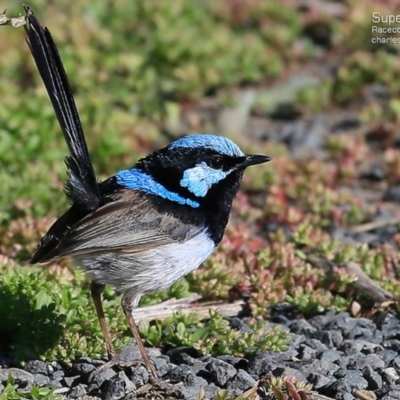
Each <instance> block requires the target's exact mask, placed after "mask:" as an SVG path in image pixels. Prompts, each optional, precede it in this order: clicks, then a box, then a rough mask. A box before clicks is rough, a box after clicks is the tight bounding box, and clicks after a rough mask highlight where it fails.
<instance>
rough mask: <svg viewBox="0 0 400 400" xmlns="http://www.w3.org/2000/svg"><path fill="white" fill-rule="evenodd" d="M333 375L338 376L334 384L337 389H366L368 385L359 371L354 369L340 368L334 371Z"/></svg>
mask: <svg viewBox="0 0 400 400" xmlns="http://www.w3.org/2000/svg"><path fill="white" fill-rule="evenodd" d="M335 377H336V378H339V379H338V380H337V382H335V383H334V385H335V384H336V387H337V389H338V391H340V390H343V391H349V390H345V389H344V388H345V387H349V388H351V389H352V390H353V389H357V390H360V389H366V388H367V387H368V382H367V381H366V380H365V379H364V378H363V376H362V373H361V371H356V370H340V371H337V373H335Z"/></svg>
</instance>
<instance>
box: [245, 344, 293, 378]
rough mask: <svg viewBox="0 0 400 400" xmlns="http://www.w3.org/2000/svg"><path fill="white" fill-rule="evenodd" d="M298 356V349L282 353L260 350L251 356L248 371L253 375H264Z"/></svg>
mask: <svg viewBox="0 0 400 400" xmlns="http://www.w3.org/2000/svg"><path fill="white" fill-rule="evenodd" d="M296 356H297V351H296V350H288V351H284V352H282V353H274V352H272V351H258V352H257V353H256V354H254V355H253V356H251V357H249V364H248V369H247V372H248V373H249V374H252V375H258V376H263V375H267V374H270V373H272V370H273V369H275V368H276V367H279V366H282V365H285V364H286V363H287V362H291V361H292V359H293V357H296Z"/></svg>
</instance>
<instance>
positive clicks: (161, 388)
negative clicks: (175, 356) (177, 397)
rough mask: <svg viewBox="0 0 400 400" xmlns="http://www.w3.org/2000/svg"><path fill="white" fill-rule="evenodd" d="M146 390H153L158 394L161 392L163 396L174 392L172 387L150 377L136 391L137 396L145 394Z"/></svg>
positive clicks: (167, 383)
mask: <svg viewBox="0 0 400 400" xmlns="http://www.w3.org/2000/svg"><path fill="white" fill-rule="evenodd" d="M148 390H154V391H156V392H158V393H160V392H162V393H163V395H170V394H172V393H173V392H174V385H173V384H172V383H169V382H165V381H163V380H161V379H160V378H158V377H154V376H152V375H151V376H150V378H149V382H148V383H146V384H145V385H143V386H142V387H140V388H139V389H138V390H137V394H141V393H145V392H147V391H148Z"/></svg>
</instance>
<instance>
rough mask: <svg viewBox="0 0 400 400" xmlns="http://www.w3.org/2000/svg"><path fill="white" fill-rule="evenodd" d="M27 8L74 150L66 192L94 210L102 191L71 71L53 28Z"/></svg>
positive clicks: (35, 47) (30, 38)
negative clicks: (55, 39) (70, 79)
mask: <svg viewBox="0 0 400 400" xmlns="http://www.w3.org/2000/svg"><path fill="white" fill-rule="evenodd" d="M24 8H25V11H26V17H27V20H28V25H25V30H26V32H27V42H28V45H29V48H30V50H31V53H32V55H33V58H34V59H35V63H36V65H37V67H38V70H39V73H40V75H41V77H42V79H43V82H44V84H45V86H46V89H47V92H48V94H49V97H50V100H51V102H52V104H53V107H54V111H55V113H56V116H57V119H58V122H59V124H60V126H61V130H62V131H63V133H64V137H65V140H66V142H67V144H68V147H69V151H70V155H69V156H67V157H66V158H65V163H66V165H67V169H68V180H67V182H66V183H65V191H66V194H67V196H68V198H69V199H70V200H71V201H72V203H73V204H74V205H77V206H78V207H79V208H82V209H84V210H87V211H93V210H95V209H97V208H98V206H99V204H100V201H101V194H100V190H99V186H98V184H97V181H96V175H95V173H94V170H93V166H92V163H91V161H90V157H89V152H88V149H87V145H86V141H85V136H84V134H83V130H82V125H81V122H80V119H79V114H78V111H77V109H76V105H75V100H74V97H73V95H72V91H71V87H70V84H69V82H68V78H67V74H66V73H65V70H64V66H63V64H62V61H61V58H60V55H59V53H58V50H57V47H56V45H55V43H54V40H53V38H52V36H51V34H50V32H49V30H48V29H47V28H44V27H42V26H41V25H40V22H39V21H38V19H37V18H36V16H35V14H34V13H33V12H32V10H31V9H30V8H29V7H28V6H26V5H24Z"/></svg>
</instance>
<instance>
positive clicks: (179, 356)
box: [167, 347, 199, 364]
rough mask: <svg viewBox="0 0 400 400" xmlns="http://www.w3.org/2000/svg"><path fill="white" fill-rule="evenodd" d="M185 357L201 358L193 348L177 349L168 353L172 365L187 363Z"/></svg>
mask: <svg viewBox="0 0 400 400" xmlns="http://www.w3.org/2000/svg"><path fill="white" fill-rule="evenodd" d="M183 355H185V356H186V355H188V356H190V357H192V358H197V357H199V352H198V351H197V350H196V349H194V348H192V347H175V348H172V349H171V350H168V351H167V356H168V357H169V358H170V360H171V363H174V364H182V363H186V361H185V360H184V356H183Z"/></svg>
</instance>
